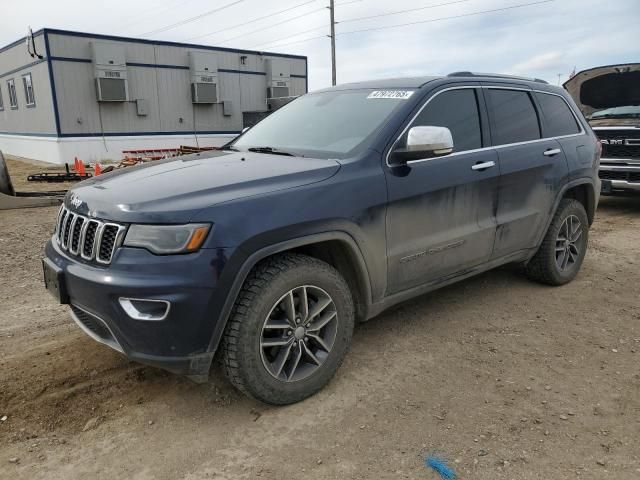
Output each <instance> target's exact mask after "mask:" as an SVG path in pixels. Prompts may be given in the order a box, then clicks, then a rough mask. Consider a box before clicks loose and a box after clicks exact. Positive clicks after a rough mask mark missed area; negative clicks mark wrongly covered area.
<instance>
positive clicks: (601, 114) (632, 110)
mask: <svg viewBox="0 0 640 480" xmlns="http://www.w3.org/2000/svg"><path fill="white" fill-rule="evenodd" d="M612 117H618V118H624V117H633V118H635V117H640V105H627V106H624V107H613V108H605V109H604V110H598V111H596V112H593V113H592V114H591V116H590V117H589V120H596V119H598V118H612Z"/></svg>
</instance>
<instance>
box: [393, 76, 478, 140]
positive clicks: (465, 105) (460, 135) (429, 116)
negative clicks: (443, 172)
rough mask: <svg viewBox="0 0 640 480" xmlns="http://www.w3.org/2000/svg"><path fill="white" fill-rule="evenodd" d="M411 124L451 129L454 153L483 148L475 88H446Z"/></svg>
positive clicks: (413, 125)
mask: <svg viewBox="0 0 640 480" xmlns="http://www.w3.org/2000/svg"><path fill="white" fill-rule="evenodd" d="M411 126H412V127H423V126H430V127H447V128H448V129H449V130H451V136H452V137H453V147H454V151H455V152H461V151H465V150H473V149H475V148H480V147H482V131H481V130H480V114H479V113H478V100H477V99H476V92H475V89H471V88H468V89H460V90H449V91H447V92H443V93H441V94H439V95H436V96H435V97H434V98H432V100H431V101H430V102H429V103H428V104H427V106H426V107H425V108H424V109H423V110H422V112H420V114H419V115H418V116H417V117H416V119H415V120H414V122H413V124H412V125H411ZM403 140H405V141H406V138H404V139H403Z"/></svg>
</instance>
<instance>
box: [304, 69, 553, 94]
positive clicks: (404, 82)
mask: <svg viewBox="0 0 640 480" xmlns="http://www.w3.org/2000/svg"><path fill="white" fill-rule="evenodd" d="M446 79H451V80H457V81H469V82H478V81H484V82H495V81H502V82H512V83H524V84H526V85H528V86H531V87H534V86H535V88H536V89H539V88H541V87H542V89H544V90H557V89H556V88H551V87H552V86H551V85H549V84H548V83H547V82H545V81H544V80H540V79H537V78H528V77H518V76H514V75H504V74H499V73H475V72H468V71H463V72H454V73H450V74H449V75H447V76H442V75H440V76H436V75H432V76H422V77H398V78H382V79H378V80H368V81H364V82H352V83H343V84H340V85H336V86H334V87H329V88H324V89H321V90H316V91H317V92H325V91H330V90H355V89H360V88H363V89H366V88H375V89H394V88H421V87H423V86H425V85H426V84H428V83H430V82H433V81H435V80H446Z"/></svg>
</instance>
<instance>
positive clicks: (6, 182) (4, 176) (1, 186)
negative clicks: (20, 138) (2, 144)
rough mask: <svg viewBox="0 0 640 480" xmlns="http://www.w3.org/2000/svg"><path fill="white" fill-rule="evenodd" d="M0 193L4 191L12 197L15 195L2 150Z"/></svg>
mask: <svg viewBox="0 0 640 480" xmlns="http://www.w3.org/2000/svg"><path fill="white" fill-rule="evenodd" d="M0 193H4V194H5V195H10V196H12V197H15V195H16V192H15V190H14V189H13V184H12V183H11V176H9V169H8V168H7V164H6V162H5V161H4V156H3V155H2V152H0Z"/></svg>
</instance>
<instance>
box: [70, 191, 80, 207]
mask: <svg viewBox="0 0 640 480" xmlns="http://www.w3.org/2000/svg"><path fill="white" fill-rule="evenodd" d="M71 205H73V206H74V207H76V208H78V207H79V206H80V205H82V200H80V199H79V198H78V195H76V194H75V193H73V194H71Z"/></svg>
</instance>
